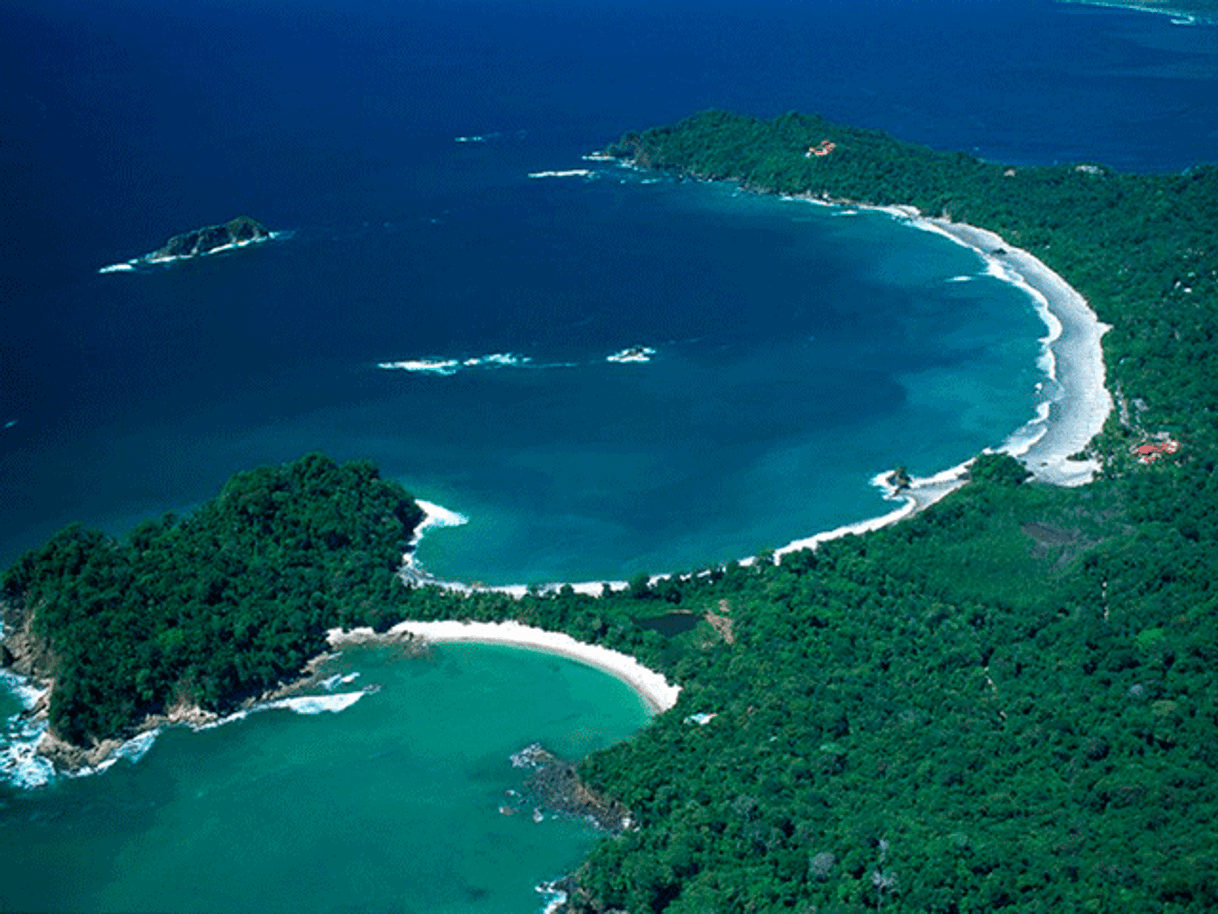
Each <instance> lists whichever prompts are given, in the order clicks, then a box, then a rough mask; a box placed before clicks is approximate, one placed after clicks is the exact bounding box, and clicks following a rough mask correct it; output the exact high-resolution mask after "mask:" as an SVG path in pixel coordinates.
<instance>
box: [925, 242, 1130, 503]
mask: <svg viewBox="0 0 1218 914" xmlns="http://www.w3.org/2000/svg"><path fill="white" fill-rule="evenodd" d="M913 224H914V225H915V226H917V227H919V228H925V229H928V230H930V231H935V232H938V233H939V234H942V235H945V236H946V237H948V238H950V239H952V240H953V241H955V242H957V243H958V244H962V245H964V246H965V247H968V248H972V249H973V250H974V251H976V252H977V253H979V254H980V255H981V256H982V257H984V258H985V260H986V261H987V263H988V264H990V266H991V268H992V270H993V271H994V273H995V275H998V276H1000V277H1001V278H1003V279H1005V280H1007V281H1008V282H1011V283H1014V284H1015V285H1017V286H1019V287H1021V288H1023V289H1024V290H1026V291H1027V292H1028V294H1029V295H1031V296H1032V298H1033V300H1034V301H1035V302H1036V304H1037V310H1038V312H1039V313H1040V315H1041V318H1042V319H1043V320H1044V321H1045V324H1046V325H1047V326H1048V327H1049V334H1048V336H1046V337H1045V338H1044V339H1043V342H1044V344H1045V346H1046V349H1047V356H1048V358H1047V359H1046V362H1047V366H1048V370H1049V373H1050V377H1051V378H1052V380H1053V381H1055V382H1056V384H1057V386H1058V387H1059V388H1060V392H1059V393H1058V395H1057V397H1056V398H1055V399H1054V400H1053V402H1051V403H1050V404H1049V415H1048V418H1047V421H1046V422H1045V430H1044V434H1043V435H1041V436H1040V437H1039V438H1038V439H1037V440H1036V441H1034V442H1033V443H1032V444H1031V445H1030V446H1029V447H1028V448H1027V449H1026V450H1024V451H1022V452H1013V453H1014V456H1017V457H1019V458H1020V460H1021V461H1022V462H1023V464H1024V465H1025V466H1026V467H1027V468H1028V470H1029V471H1030V472H1031V473H1033V475H1034V476H1035V477H1036V478H1037V479H1039V480H1041V481H1042V482H1047V483H1052V484H1053V485H1058V486H1080V485H1085V484H1086V483H1088V482H1090V481H1091V480H1092V479H1093V478H1094V476H1095V473H1096V472H1098V470H1099V469H1100V467H1099V464H1098V462H1096V461H1094V460H1071V459H1070V458H1071V456H1073V455H1074V454H1077V453H1078V452H1080V451H1081V450H1083V448H1085V447H1086V446H1087V444H1088V442H1090V441H1091V439H1092V438H1094V437H1095V436H1096V435H1098V434H1099V433H1100V431H1101V430H1102V429H1103V427H1104V423H1105V422H1106V421H1107V420H1108V415H1109V413H1111V412H1112V407H1113V402H1112V395H1111V394H1110V393H1109V392H1108V389H1107V388H1106V387H1105V386H1104V378H1105V371H1104V351H1103V347H1102V346H1101V340H1102V338H1103V336H1104V334H1105V333H1107V332H1108V331H1109V330H1110V329H1112V328H1111V327H1109V325H1108V324H1103V323H1101V322H1100V321H1099V319H1098V318H1097V317H1096V315H1095V312H1094V311H1092V310H1091V309H1090V308H1089V307H1088V306H1087V302H1086V300H1085V299H1084V298H1083V297H1082V296H1081V295H1079V293H1078V292H1077V291H1075V289H1074V288H1073V287H1072V286H1070V285H1069V284H1068V283H1067V282H1066V281H1065V280H1064V279H1062V278H1061V276H1059V275H1058V274H1057V273H1054V272H1053V271H1052V270H1051V269H1049V268H1048V267H1047V266H1046V265H1045V264H1044V263H1043V262H1042V261H1041V260H1040V259H1039V258H1037V257H1034V256H1033V255H1032V254H1030V253H1028V252H1027V251H1025V250H1022V249H1020V248H1013V247H1011V246H1010V245H1008V244H1007V243H1006V242H1005V241H1004V240H1003V239H1002V237H1001V236H999V235H996V234H995V233H994V232H990V231H987V230H985V229H979V228H975V227H974V226H971V225H963V224H960V223H956V222H948V221H946V220H944V219H923V218H916V219H914V220H913Z"/></svg>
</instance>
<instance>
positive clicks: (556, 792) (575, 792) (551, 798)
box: [512, 745, 631, 833]
mask: <svg viewBox="0 0 1218 914" xmlns="http://www.w3.org/2000/svg"><path fill="white" fill-rule="evenodd" d="M512 763H513V764H514V765H516V766H517V767H520V768H532V769H533V772H532V774H530V775H529V776H528V778H527V779H526V780H525V782H524V789H525V792H526V793H527V794H528V795H529V796H530V797H531V798H532V800H533V801H534V802H536V803H537V804H538V805H539V806H542V807H544V808H546V809H548V810H550V811H551V812H556V813H561V814H564V815H570V816H579V817H580V818H582V819H588V820H590V821H591V822H592V823H593V824H594V825H596V827H597V828H603V829H604V830H605V831H609V832H615V833H617V832H623V831H625V830H626V829H628V828H630V825H631V817H630V811H629V810H628V809H626V807H625V806H623V805H622V804H621V803H619V802H618V801H617V800H612V799H608V798H606V797H602V796H600V795H599V794H597V793H595V792H594V791H593V790H592V789H591V788H589V787H588V786H587V785H586V784H585V783H584V782H583V781H582V780H581V779H580V777H579V773H578V772H577V771H576V768H575V766H574V765H572V764H571V763H570V762H564V761H563V760H562V759H560V758H557V757H555V756H554V755H553V754H552V753H550V752H549V751H547V750H545V749H543V748H542V747H541V746H537V745H533V746H529V747H528V748H527V749H524V750H522V751H520V752H518V753H517V754H516V755H515V756H513V757H512Z"/></svg>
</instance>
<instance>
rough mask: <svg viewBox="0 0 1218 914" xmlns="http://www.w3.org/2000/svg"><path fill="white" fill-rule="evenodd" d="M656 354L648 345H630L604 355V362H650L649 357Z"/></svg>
mask: <svg viewBox="0 0 1218 914" xmlns="http://www.w3.org/2000/svg"><path fill="white" fill-rule="evenodd" d="M655 354H656V351H655V350H654V349H652V348H651V347H650V346H631V347H630V348H628V349H622V350H621V351H619V352H615V353H613V355H611V356H606V357H605V361H606V362H617V363H618V364H625V363H631V362H650V361H651V357H652V356H654V355H655Z"/></svg>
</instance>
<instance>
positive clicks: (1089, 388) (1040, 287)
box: [330, 198, 1113, 711]
mask: <svg viewBox="0 0 1218 914" xmlns="http://www.w3.org/2000/svg"><path fill="white" fill-rule="evenodd" d="M803 199H810V198H803ZM810 202H814V203H819V204H824V203H825V202H826V201H823V200H811V201H810ZM860 208H862V209H879V210H881V211H883V212H886V213H888V214H889V215H891V216H893V217H894V218H897V219H902V220H905V221H908V222H909V223H910V225H911V226H912V227H914V228H919V229H922V230H924V231H931V232H935V233H937V234H940V235H943V236H945V237H947V238H949V239H951V240H952V241H954V242H956V243H957V244H961V245H964V246H965V247H968V248H970V249H972V250H974V251H976V252H977V253H978V254H979V255H980V256H981V257H982V258H983V260H984V261H985V263H986V265H987V272H989V273H990V274H991V275H994V276H997V277H999V278H1001V279H1003V280H1005V281H1007V282H1010V283H1013V284H1015V285H1017V286H1019V287H1020V288H1022V289H1024V290H1025V291H1026V292H1027V293H1028V295H1029V296H1031V298H1032V300H1033V302H1034V303H1035V305H1036V308H1037V312H1038V313H1039V315H1040V317H1041V318H1042V320H1043V321H1044V322H1045V325H1046V326H1047V327H1048V333H1047V334H1046V335H1045V336H1044V337H1043V338H1042V340H1041V341H1042V344H1043V346H1044V351H1043V354H1042V359H1041V365H1042V367H1043V368H1044V370H1045V371H1046V374H1047V375H1048V378H1047V382H1048V383H1049V385H1050V389H1051V390H1052V391H1053V398H1052V400H1051V401H1050V402H1049V403H1047V404H1046V405H1045V407H1046V408H1042V410H1041V414H1040V416H1039V417H1038V419H1037V421H1036V422H1035V423H1030V425H1035V424H1039V425H1040V429H1039V432H1038V434H1037V435H1036V436H1035V437H1034V438H1033V439H1032V440H1031V442H1030V443H1027V440H1026V439H1025V441H1024V443H1017V442H1015V441H1014V440H1009V441H1008V442H1007V444H1005V445H1003V446H1001V447H996V448H994V450H995V451H1006V452H1007V453H1010V454H1012V456H1015V457H1018V458H1019V459H1020V460H1021V461H1022V462H1023V464H1024V465H1025V466H1026V467H1027V468H1028V470H1029V471H1030V472H1031V473H1032V474H1033V476H1034V477H1035V479H1037V480H1039V481H1041V482H1044V483H1049V484H1052V485H1058V486H1079V485H1084V484H1086V483H1088V482H1090V481H1091V480H1092V479H1093V478H1094V475H1095V473H1096V472H1097V471H1098V470H1099V468H1100V467H1099V464H1098V462H1096V461H1093V460H1072V459H1071V457H1072V456H1073V455H1075V454H1077V453H1079V452H1080V451H1081V450H1083V448H1085V447H1086V445H1087V444H1088V442H1090V441H1091V439H1092V438H1094V437H1095V436H1096V435H1097V434H1098V433H1099V432H1100V431H1101V430H1102V429H1103V427H1104V423H1105V422H1106V421H1107V419H1108V415H1109V414H1110V413H1111V411H1112V408H1113V400H1112V396H1111V395H1110V394H1109V392H1108V390H1107V388H1106V387H1105V386H1104V380H1105V371H1104V353H1103V348H1102V346H1101V340H1102V338H1103V336H1104V333H1105V332H1106V331H1107V330H1109V329H1110V328H1109V327H1108V325H1107V324H1103V323H1101V322H1100V321H1099V319H1098V318H1097V317H1096V315H1095V313H1094V312H1093V311H1092V310H1091V309H1090V308H1089V307H1088V306H1087V302H1086V300H1085V299H1083V297H1082V296H1081V295H1080V294H1079V293H1078V292H1077V291H1076V290H1075V289H1073V288H1072V287H1071V286H1070V285H1069V284H1068V283H1067V282H1066V281H1065V280H1064V279H1062V277H1061V276H1059V275H1058V274H1057V273H1055V272H1053V271H1052V270H1051V269H1049V267H1047V266H1046V265H1045V264H1044V263H1043V262H1042V261H1041V260H1039V259H1038V258H1036V257H1034V256H1033V255H1032V254H1030V253H1028V252H1027V251H1025V250H1021V249H1019V248H1014V247H1011V246H1010V245H1008V244H1007V243H1006V241H1005V240H1004V239H1003V238H1002V237H1001V236H999V235H997V234H995V233H994V232H990V231H987V230H985V229H979V228H976V227H974V226H970V225H964V224H960V223H954V222H949V221H947V220H943V219H929V218H926V217H924V216H922V215H921V214H920V213H919V212H918V211H917V210H915V209H913V208H912V207H860ZM971 462H972V461H971V460H969V461H966V462H965V463H962V464H960V465H959V466H955V467H950V468H948V469H946V470H943V471H942V472H939V473H936V474H935V475H933V476H929V477H925V478H914V479H913V480H911V482H910V484H909V485H908V486H906V487H904V488H902V489H900V490H898V489H896V488H895V487H894V486H893V485H892V484H891V481H890V480H889V476H890V474H888V473H882V474H880V475H879V476H877V477H876V478H875V479H874V480H873V483H874V484H875V485H877V486H879V487H880V488H881V489H883V490H884V493H885V494H884V497H885V498H886V499H889V500H891V501H899V502H902V504H901V506H900V507H899V508H896V509H894V510H892V511H890V512H888V513H887V514H883V515H881V516H879V517H873V518H868V519H866V520H862V521H859V522H857V523H854V524H848V525H846V526H843V527H838V528H836V529H834V530H828V531H824V532H821V533H817V534H814V535H812V536H809V537H806V538H803V539H799V540H795V541H794V542H791V543H788V544H787V545H786V546H784V547H782V548H781V549H778V550H776V551H775V552H774V561H778V560H780V559H781V557H782V556H784V555H787V554H789V553H792V552H797V551H799V550H802V549H814V548H816V547H817V546H818V545H820V544H821V543H825V542H828V541H830V540H835V539H839V538H841V537H844V536H849V535H860V534H863V533H868V532H871V531H873V530H878V529H880V528H882V527H887V526H889V525H891V524H895V523H897V522H898V521H900V520H903V519H905V518H907V517H910V516H912V515H914V514H916V513H917V512H919V511H922V510H924V509H925V508H927V507H928V506H930V505H932V504H934V503H935V502H937V501H939V500H940V499H942V498H944V497H945V496H946V495H948V494H950V493H951V492H953V491H955V490H956V489H958V488H960V487H961V486H963V485H964V484H965V483H966V482H967V481H968V467H969V464H970V463H971ZM419 504H420V507H422V508H423V509H424V511H425V512H426V515H427V519H426V521H425V522H424V524H422V525H421V526H420V527H419V530H418V534H419V535H421V534H422V532H423V531H424V530H425V529H426V528H428V527H431V526H448V525H453V524H459V523H462V522H464V520H465V519H464V518H463V517H461V516H460V515H456V514H453V513H452V512H450V511H447V510H446V509H444V508H441V507H439V506H437V505H432V504H429V503H427V502H420V503H419ZM417 542H418V536H416V539H415V542H414V543H413V544H412V546H413V545H417ZM755 561H756V558H746V559H743V560H742V561H741V564H742V565H748V564H752V563H753V562H755ZM402 576H403V579H404V580H406V581H408V582H409V583H412V584H425V585H432V586H438V587H442V588H444V589H446V590H449V591H451V592H455V593H465V594H468V593H473V592H475V591H494V592H498V593H504V594H507V595H509V596H512V597H515V598H517V599H519V598H521V597H523V596H524V595H525V594H526V593H527V592H529V588H528V587H526V586H525V585H523V584H517V585H507V586H501V587H479V586H473V585H469V584H464V583H461V582H455V581H441V580H437V579H435V578H432V577H430V576H429V575H427V574H426V572H424V571H423V570H422V569H421V568H419V567H418V566H417V565H416V564H415V562H414V558H413V555H412V554H411V553H408V554H407V555H406V556H404V565H403V570H402ZM668 577H671V576H670V575H655V576H653V577H652V579H651V581H652V583H654V582H656V581H660V580H664V579H666V578H668ZM564 586H568V587H571V588H572V589H573V590H574V591H576V592H577V593H583V594H587V595H590V596H600V595H601V594H602V593H604V591H605V590H606V589H608V590H624V589H626V587H627V586H628V585H627V583H626V582H624V581H585V582H581V583H577V584H567V585H563V584H551V585H546V586H544V587H542V588H540V589H535V590H536V592H539V593H543V594H544V593H551V592H554V591H557V590H558V589H559V588H561V587H564ZM404 633H409V634H410V635H412V636H416V637H422V638H424V639H426V640H428V641H434V642H444V641H474V642H480V643H485V644H512V645H517V646H520V647H526V648H531V649H535V650H543V651H550V652H552V653H555V654H561V655H562V656H565V657H570V658H572V659H574V660H578V661H580V662H582V663H587V664H589V665H591V666H594V667H597V668H598V669H602V670H604V671H605V672H607V673H610V674H611V675H613V676H616V677H618V678H619V679H621V680H623V681H624V682H626V683H627V684H629V685H630V686H631V687H632V688H633V689H635V690H636V691H637V692H638V693H639V694H640V695H641V696H642V697H643V698H644V700H646V701H647V702H648V704H650V705H651V706H652V707H653V708H654V709H655V710H656V711H665V710H667V709H669V708H671V707H672V706H673V705H675V704H676V701H677V696H678V695H679V693H680V687H679V686H673V685H670V684H669V683H668V681H667V680H666V679H665V678H664V677H663V676H662V675H660V674H659V673H656V672H655V671H653V670H649V669H647V668H646V667H644V666H642V665H641V664H640V663H639V662H638V661H637V660H635V659H634V658H633V657H628V656H626V655H624V654H620V653H618V652H616V651H611V650H608V649H607V648H603V647H599V646H596V645H590V644H584V643H581V642H579V641H576V640H575V639H574V638H571V637H570V636H569V635H565V634H559V633H556V632H547V631H543V630H541V629H536V628H530V627H528V626H525V625H521V624H520V623H517V622H503V623H461V622H403V623H401V624H400V625H398V626H396V627H395V628H394V629H392V630H391V635H394V634H396V636H397V637H401V635H402V634H404ZM330 637H331V644H339V643H342V642H343V641H347V640H353V639H366V638H369V637H376V636H374V635H373V634H372V632H371V630H366V631H356V632H351V633H343V632H338V631H335V632H331V633H330Z"/></svg>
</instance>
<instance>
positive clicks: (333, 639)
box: [327, 622, 681, 713]
mask: <svg viewBox="0 0 1218 914" xmlns="http://www.w3.org/2000/svg"><path fill="white" fill-rule="evenodd" d="M406 634H409V635H410V636H411V637H413V638H421V639H423V640H424V641H427V642H430V643H433V644H442V643H445V642H449V643H451V642H461V641H468V642H473V643H476V644H507V645H511V646H513V647H523V648H528V649H530V650H535V651H544V652H545V653H548V654H557V655H559V656H561V657H567V658H569V659H571V660H575V661H578V662H579V663H584V664H587V665H588V666H591V667H595V668H596V669H598V670H601V671H603V672H605V673H608V674H609V675H610V676H614V677H616V678H617V679H620V680H621V681H622V682H624V683H626V685H628V686H630V688H632V689H634V691H635V692H637V693H638V694H639V696H640V697H641V698H642V699H643V700H644V701H646V702H647V704H648V705H649V706H650V707H651V708H652V710H654V711H656V712H657V713H659V712H662V711H667V710H668V709H669V708H671V707H673V705H675V704H676V703H677V697H678V696H679V695H680V694H681V687H680V686H675V685H670V684H669V682H668V680H667V679H665V678H664V676H663V675H662V674H660V673H657V672H656V671H655V670H650V669H648V668H647V667H645V666H643V665H642V664H641V663H639V662H638V661H637V660H635V659H634V658H633V657H630V656H628V655H626V654H622V653H620V652H618V651H613V650H610V649H609V648H607V647H600V646H599V645H595V644H585V643H584V642H582V641H576V640H575V639H574V638H572V637H571V636H570V635H566V634H563V633H561V632H549V631H545V630H544V629H540V628H533V627H531V626H528V625H522V624H521V623H519V622H399V623H398V624H397V625H395V626H394V627H393V628H391V629H390V630H389V631H388V633H387V634H386V635H385V636H378V635H376V634H374V633H373V632H372V629H355V630H354V631H351V632H346V631H343V630H342V629H333V630H331V631H330V632H329V633H328V634H327V640H328V641H329V643H330V645H331V646H333V647H338V646H341V645H343V644H349V643H353V642H359V641H373V640H378V639H379V638H381V637H386V638H391V639H392V638H401V637H402V636H403V635H406Z"/></svg>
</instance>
